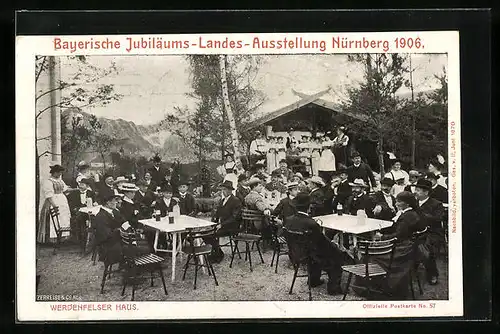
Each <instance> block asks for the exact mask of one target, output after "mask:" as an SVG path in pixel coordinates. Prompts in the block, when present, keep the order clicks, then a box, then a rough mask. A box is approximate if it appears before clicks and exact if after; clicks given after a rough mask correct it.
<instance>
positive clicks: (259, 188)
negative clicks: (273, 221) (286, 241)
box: [245, 177, 271, 216]
mask: <svg viewBox="0 0 500 334" xmlns="http://www.w3.org/2000/svg"><path fill="white" fill-rule="evenodd" d="M247 184H248V186H249V187H250V192H249V193H248V195H247V196H246V197H245V206H246V207H248V208H249V209H251V210H258V211H260V212H262V213H263V214H264V215H266V216H269V215H270V214H271V210H270V207H269V205H268V204H267V203H266V201H265V200H264V197H262V195H261V193H262V192H263V191H264V183H263V181H262V180H261V179H259V178H258V177H251V178H250V180H248V183H247Z"/></svg>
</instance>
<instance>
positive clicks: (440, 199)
mask: <svg viewBox="0 0 500 334" xmlns="http://www.w3.org/2000/svg"><path fill="white" fill-rule="evenodd" d="M459 79H460V73H459V33H458V32H456V31H420V32H403V31H401V32H397V31H395V32H385V33H293V34H292V33H286V34H285V33H265V34H182V35H81V36H75V35H63V36H18V37H17V38H16V136H17V137H16V156H17V159H16V166H17V167H16V173H17V187H16V190H17V197H16V203H17V204H16V205H17V210H16V214H17V221H16V232H17V233H16V247H17V248H16V275H17V276H16V277H17V280H16V288H17V289H16V296H17V298H16V311H17V319H18V321H95V320H181V319H203V320H216V319H292V318H298V319H304V318H322V319H346V318H382V317H394V318H398V317H439V316H462V315H463V281H462V277H463V275H462V233H461V228H462V220H461V183H460V180H461V166H460V161H461V156H460V154H461V151H460V147H461V142H460V85H459V82H460V80H459Z"/></svg>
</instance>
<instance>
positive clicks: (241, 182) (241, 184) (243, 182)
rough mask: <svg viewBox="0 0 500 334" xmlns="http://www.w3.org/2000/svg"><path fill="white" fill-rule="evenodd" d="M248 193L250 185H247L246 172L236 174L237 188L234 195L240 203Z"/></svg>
mask: <svg viewBox="0 0 500 334" xmlns="http://www.w3.org/2000/svg"><path fill="white" fill-rule="evenodd" d="M249 193H250V187H249V186H248V176H247V175H246V173H242V174H240V175H238V188H237V189H236V197H238V199H239V200H240V202H241V203H244V202H245V197H247V195H248V194H249Z"/></svg>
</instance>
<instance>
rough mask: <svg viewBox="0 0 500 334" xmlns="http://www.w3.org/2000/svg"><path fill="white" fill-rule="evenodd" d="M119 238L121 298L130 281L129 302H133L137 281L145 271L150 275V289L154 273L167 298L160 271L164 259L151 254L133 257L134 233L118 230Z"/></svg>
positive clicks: (136, 239) (135, 236) (135, 241)
mask: <svg viewBox="0 0 500 334" xmlns="http://www.w3.org/2000/svg"><path fill="white" fill-rule="evenodd" d="M120 236H121V240H122V247H123V263H124V269H125V271H124V274H123V289H122V296H123V295H124V294H125V289H126V287H127V284H128V283H129V282H130V281H132V299H131V300H134V298H135V289H136V285H137V279H138V278H139V277H140V276H141V275H142V273H144V272H146V271H147V272H149V273H150V277H151V287H153V286H154V272H155V271H157V272H158V274H159V276H160V278H161V282H162V284H163V291H164V292H165V295H166V296H168V292H167V287H166V285H165V277H164V276H163V270H162V263H163V261H164V260H165V259H164V258H162V257H160V256H158V255H156V254H153V253H149V254H143V255H135V254H134V253H135V249H134V248H135V247H137V241H138V238H137V234H136V232H135V231H133V232H127V231H123V230H122V229H120Z"/></svg>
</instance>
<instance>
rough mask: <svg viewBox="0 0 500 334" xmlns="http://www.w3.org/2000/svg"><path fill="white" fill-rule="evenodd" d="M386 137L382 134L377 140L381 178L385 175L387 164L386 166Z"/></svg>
mask: <svg viewBox="0 0 500 334" xmlns="http://www.w3.org/2000/svg"><path fill="white" fill-rule="evenodd" d="M383 148H384V138H383V137H382V135H379V139H378V142H377V152H378V163H379V166H380V179H382V178H383V177H384V174H385V166H384V150H383Z"/></svg>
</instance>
